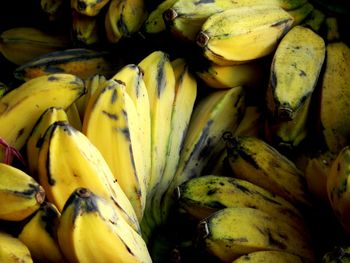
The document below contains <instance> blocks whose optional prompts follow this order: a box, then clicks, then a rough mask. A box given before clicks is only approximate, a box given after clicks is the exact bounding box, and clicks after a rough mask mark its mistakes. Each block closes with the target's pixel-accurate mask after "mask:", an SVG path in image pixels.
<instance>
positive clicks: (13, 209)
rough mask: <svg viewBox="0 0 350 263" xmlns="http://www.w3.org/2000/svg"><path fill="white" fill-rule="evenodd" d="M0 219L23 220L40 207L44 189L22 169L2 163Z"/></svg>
mask: <svg viewBox="0 0 350 263" xmlns="http://www.w3.org/2000/svg"><path fill="white" fill-rule="evenodd" d="M0 198H1V202H0V205H1V207H0V219H2V220H9V221H21V220H23V219H25V218H27V217H28V216H29V215H31V214H32V213H34V212H35V211H36V210H38V209H39V207H40V204H42V203H43V202H44V199H45V191H44V189H43V188H42V187H41V186H40V185H39V184H38V183H37V182H36V181H35V180H34V179H33V178H32V177H31V176H29V175H28V174H26V173H25V172H23V171H22V170H20V169H18V168H15V167H13V166H10V165H8V164H4V163H0Z"/></svg>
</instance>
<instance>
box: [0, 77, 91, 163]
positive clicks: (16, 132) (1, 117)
mask: <svg viewBox="0 0 350 263" xmlns="http://www.w3.org/2000/svg"><path fill="white" fill-rule="evenodd" d="M84 93H85V87H84V83H83V81H82V80H81V79H79V78H78V77H76V76H74V75H71V74H52V75H50V76H42V77H38V78H35V79H32V80H29V81H27V82H25V83H23V84H22V85H20V86H19V87H17V88H15V89H13V90H12V91H11V92H9V93H7V94H6V95H5V96H3V97H2V98H1V99H0V123H2V125H1V127H0V138H1V139H3V140H4V141H6V142H7V143H8V144H9V145H10V146H12V147H15V148H16V149H17V150H20V149H21V148H22V147H23V146H24V144H25V143H26V141H27V139H28V137H29V135H30V133H31V131H32V129H33V127H34V125H35V123H36V121H37V120H38V119H39V117H40V116H41V115H42V114H43V112H44V111H45V110H46V109H47V108H49V107H61V108H63V109H65V108H67V107H68V106H69V105H71V104H72V103H73V102H74V101H75V100H76V99H78V98H79V97H80V96H82V95H83V94H84ZM3 158H4V156H3V152H1V153H0V160H2V159H3Z"/></svg>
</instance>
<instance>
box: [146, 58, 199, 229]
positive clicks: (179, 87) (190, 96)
mask: <svg viewBox="0 0 350 263" xmlns="http://www.w3.org/2000/svg"><path fill="white" fill-rule="evenodd" d="M172 66H173V69H174V74H175V80H176V82H175V98H174V104H173V109H172V115H171V132H170V135H169V142H168V149H167V153H166V163H165V168H164V172H163V175H162V176H161V181H160V183H159V185H158V186H157V189H156V193H155V195H154V197H153V200H152V203H151V206H152V208H151V209H152V212H153V218H154V219H155V220H156V223H157V224H161V223H164V220H165V219H164V218H162V214H161V200H162V197H163V195H164V194H165V192H166V191H167V190H168V187H169V185H170V183H171V181H172V180H173V178H174V175H175V172H176V168H177V167H178V164H179V159H180V154H181V150H182V146H183V142H184V139H185V138H186V134H187V130H188V126H189V123H190V119H191V115H192V111H193V108H194V103H195V100H196V96H197V82H196V79H195V78H194V76H193V75H192V74H191V73H190V72H189V69H188V65H187V63H186V61H185V60H184V59H183V58H178V59H175V60H174V61H172Z"/></svg>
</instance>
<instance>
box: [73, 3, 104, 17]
mask: <svg viewBox="0 0 350 263" xmlns="http://www.w3.org/2000/svg"><path fill="white" fill-rule="evenodd" d="M109 2H110V0H71V1H70V5H71V8H73V9H74V10H76V11H77V12H78V13H80V14H83V15H87V16H97V15H98V14H99V13H100V12H101V9H102V8H103V7H104V6H105V5H107V4H108V3H109Z"/></svg>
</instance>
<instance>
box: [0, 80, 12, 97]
mask: <svg viewBox="0 0 350 263" xmlns="http://www.w3.org/2000/svg"><path fill="white" fill-rule="evenodd" d="M8 91H10V87H8V86H7V85H6V84H5V83H3V82H0V98H1V97H3V96H4V95H5V94H6V93H7V92H8Z"/></svg>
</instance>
